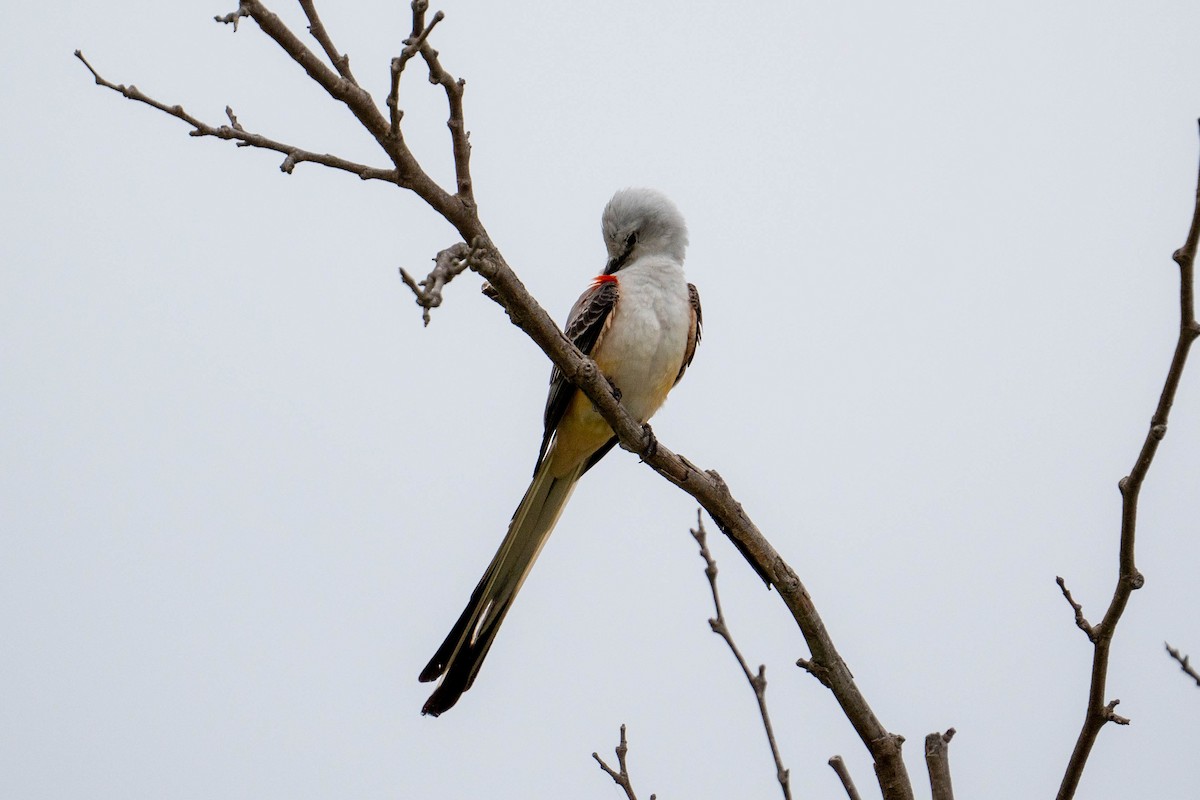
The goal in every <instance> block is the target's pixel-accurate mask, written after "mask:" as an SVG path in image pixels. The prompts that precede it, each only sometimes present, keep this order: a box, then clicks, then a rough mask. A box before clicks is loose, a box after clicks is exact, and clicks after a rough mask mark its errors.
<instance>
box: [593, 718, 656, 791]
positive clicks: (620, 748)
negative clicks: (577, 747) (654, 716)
mask: <svg viewBox="0 0 1200 800" xmlns="http://www.w3.org/2000/svg"><path fill="white" fill-rule="evenodd" d="M628 752H629V742H627V741H626V740H625V726H624V725H621V742H620V743H619V744H618V745H617V767H618V768H619V769H613V768H612V767H610V766H609V765H608V764H605V763H604V759H603V758H601V757H600V754H599V753H592V758H594V759H596V763H597V764H599V765H600V769H602V770H604V771H605V772H606V773H608V777H610V778H612V779H613V783H615V784H617V786H620V787H621V789H622V790H624V792H625V797H627V798H628V800H637V795H636V794H634V792H633V782H632V781H630V780H629V769H628V767H627V766H626V764H625V754H626V753H628ZM650 800H655V795H650Z"/></svg>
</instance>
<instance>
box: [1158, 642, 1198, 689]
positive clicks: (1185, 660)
mask: <svg viewBox="0 0 1200 800" xmlns="http://www.w3.org/2000/svg"><path fill="white" fill-rule="evenodd" d="M1163 644H1164V645H1166V648H1167V653H1168V654H1169V655H1170V656H1171V658H1173V659H1175V660H1176V661H1178V662H1179V668H1180V669H1181V670H1183V671H1184V672H1185V673H1186V674H1188V675H1190V676H1191V678H1192V680H1194V681H1195V682H1196V685H1197V686H1200V672H1196V670H1195V668H1194V667H1193V666H1192V665H1191V663H1190V659H1189V657H1188V656H1186V655H1184V654H1183V653H1180V652H1179V651H1178V650H1176V649H1175V648H1173V647H1171V645H1170V644H1168V643H1167V642H1163Z"/></svg>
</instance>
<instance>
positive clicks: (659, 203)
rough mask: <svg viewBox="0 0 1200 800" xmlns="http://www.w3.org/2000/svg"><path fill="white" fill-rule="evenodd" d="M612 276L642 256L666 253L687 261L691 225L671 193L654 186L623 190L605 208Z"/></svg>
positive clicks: (603, 225) (604, 227)
mask: <svg viewBox="0 0 1200 800" xmlns="http://www.w3.org/2000/svg"><path fill="white" fill-rule="evenodd" d="M601 229H602V230H603V232H604V246H605V247H606V248H608V266H607V267H605V269H604V273H605V274H606V275H611V274H613V273H614V272H616V271H617V270H619V269H621V267H624V266H625V265H627V264H631V263H633V261H634V260H636V259H637V258H639V257H640V256H645V255H664V256H670V257H671V258H674V259H675V260H676V261H683V253H684V251H685V250H686V249H687V244H688V234H687V225H686V224H685V223H684V221H683V215H682V214H680V213H679V209H678V208H676V207H675V204H674V203H672V202H671V201H670V200H669V199H667V196H666V195H664V194H663V193H662V192H659V191H656V190H654V189H622V190H620V191H619V192H617V193H616V194H614V195H613V197H612V200H609V201H608V205H607V206H605V207H604V216H603V218H602V219H601Z"/></svg>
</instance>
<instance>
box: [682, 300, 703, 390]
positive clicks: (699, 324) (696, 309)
mask: <svg viewBox="0 0 1200 800" xmlns="http://www.w3.org/2000/svg"><path fill="white" fill-rule="evenodd" d="M688 301H689V303H690V304H691V306H692V326H691V328H689V329H688V341H687V350H685V351H684V352H683V364H681V365H680V367H679V374H678V375H676V376H675V383H679V381H680V380H682V378H683V373H685V372H687V368H688V367H689V366H691V364H692V359H693V358H695V357H696V345H698V344H700V329H701V328H703V327H704V312H702V311H701V310H700V292H698V291H696V285H695V284H693V283H689V284H688Z"/></svg>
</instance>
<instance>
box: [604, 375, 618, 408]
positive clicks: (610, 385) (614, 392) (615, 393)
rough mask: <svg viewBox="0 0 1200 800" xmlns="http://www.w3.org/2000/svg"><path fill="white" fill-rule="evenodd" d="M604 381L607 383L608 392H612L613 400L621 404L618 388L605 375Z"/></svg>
mask: <svg viewBox="0 0 1200 800" xmlns="http://www.w3.org/2000/svg"><path fill="white" fill-rule="evenodd" d="M604 380H606V381H608V388H609V390H610V391H612V396H613V399H614V400H616V401H617V402H618V403H619V402H621V390H620V388H619V387H618V386H617V385H616V384H615V383H613V382H612V378H610V377H608V376H607V375H605V376H604Z"/></svg>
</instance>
